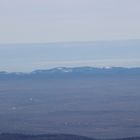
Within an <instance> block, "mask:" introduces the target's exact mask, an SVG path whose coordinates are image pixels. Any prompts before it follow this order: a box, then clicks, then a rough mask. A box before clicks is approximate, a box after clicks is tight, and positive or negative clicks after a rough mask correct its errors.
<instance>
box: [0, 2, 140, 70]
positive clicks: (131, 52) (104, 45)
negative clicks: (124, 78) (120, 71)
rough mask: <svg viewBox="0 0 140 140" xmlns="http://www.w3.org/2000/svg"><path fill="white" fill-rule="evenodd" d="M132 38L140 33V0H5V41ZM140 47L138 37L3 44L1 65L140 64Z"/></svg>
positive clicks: (0, 20)
mask: <svg viewBox="0 0 140 140" xmlns="http://www.w3.org/2000/svg"><path fill="white" fill-rule="evenodd" d="M129 39H140V0H0V44H7V43H8V44H10V43H36V42H38V43H48V42H73V41H82V42H84V41H96V40H129ZM120 44H121V45H120ZM124 46H125V47H124ZM139 52H140V42H137V41H136V42H133V41H132V42H131V41H128V42H125V43H123V42H119V43H117V42H110V43H109V44H108V42H100V43H99V44H98V43H97V42H96V43H93V44H90V43H88V44H85V43H81V44H65V45H64V44H53V45H52V44H47V45H41V44H38V45H33V44H30V45H29V44H28V45H25V44H23V45H8V46H3V45H0V71H1V70H7V71H32V70H34V69H40V68H51V67H57V66H129V67H132V66H140V55H139V54H140V53H139Z"/></svg>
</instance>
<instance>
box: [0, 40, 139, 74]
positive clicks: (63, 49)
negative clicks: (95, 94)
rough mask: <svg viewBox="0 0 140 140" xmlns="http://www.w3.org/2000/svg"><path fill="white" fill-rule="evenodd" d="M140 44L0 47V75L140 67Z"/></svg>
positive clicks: (102, 43)
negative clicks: (58, 69)
mask: <svg viewBox="0 0 140 140" xmlns="http://www.w3.org/2000/svg"><path fill="white" fill-rule="evenodd" d="M139 54H140V40H135V41H134V40H133V41H98V42H81V43H80V42H79V43H78V42H77V43H76V42H75V43H48V44H16V45H15V44H13V45H10V44H9V45H0V71H9V72H31V71H34V70H37V69H50V68H54V67H81V66H92V67H140V55H139Z"/></svg>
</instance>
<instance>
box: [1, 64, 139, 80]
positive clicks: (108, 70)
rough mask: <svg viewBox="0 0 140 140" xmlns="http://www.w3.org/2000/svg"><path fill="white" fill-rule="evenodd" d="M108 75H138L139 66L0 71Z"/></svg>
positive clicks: (16, 74) (17, 74) (27, 75)
mask: <svg viewBox="0 0 140 140" xmlns="http://www.w3.org/2000/svg"><path fill="white" fill-rule="evenodd" d="M108 75H124V76H125V75H127V76H128V75H129V76H130V75H133V76H134V75H140V68H139V67H138V68H125V67H102V68H96V67H73V68H68V67H56V68H52V69H44V70H35V71H32V72H29V73H24V72H6V71H1V72H0V78H12V77H13V78H31V77H32V78H33V77H34V78H35V77H37V78H39V77H40V78H41V77H44V78H45V77H46V78H47V77H65V76H66V77H67V76H108Z"/></svg>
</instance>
